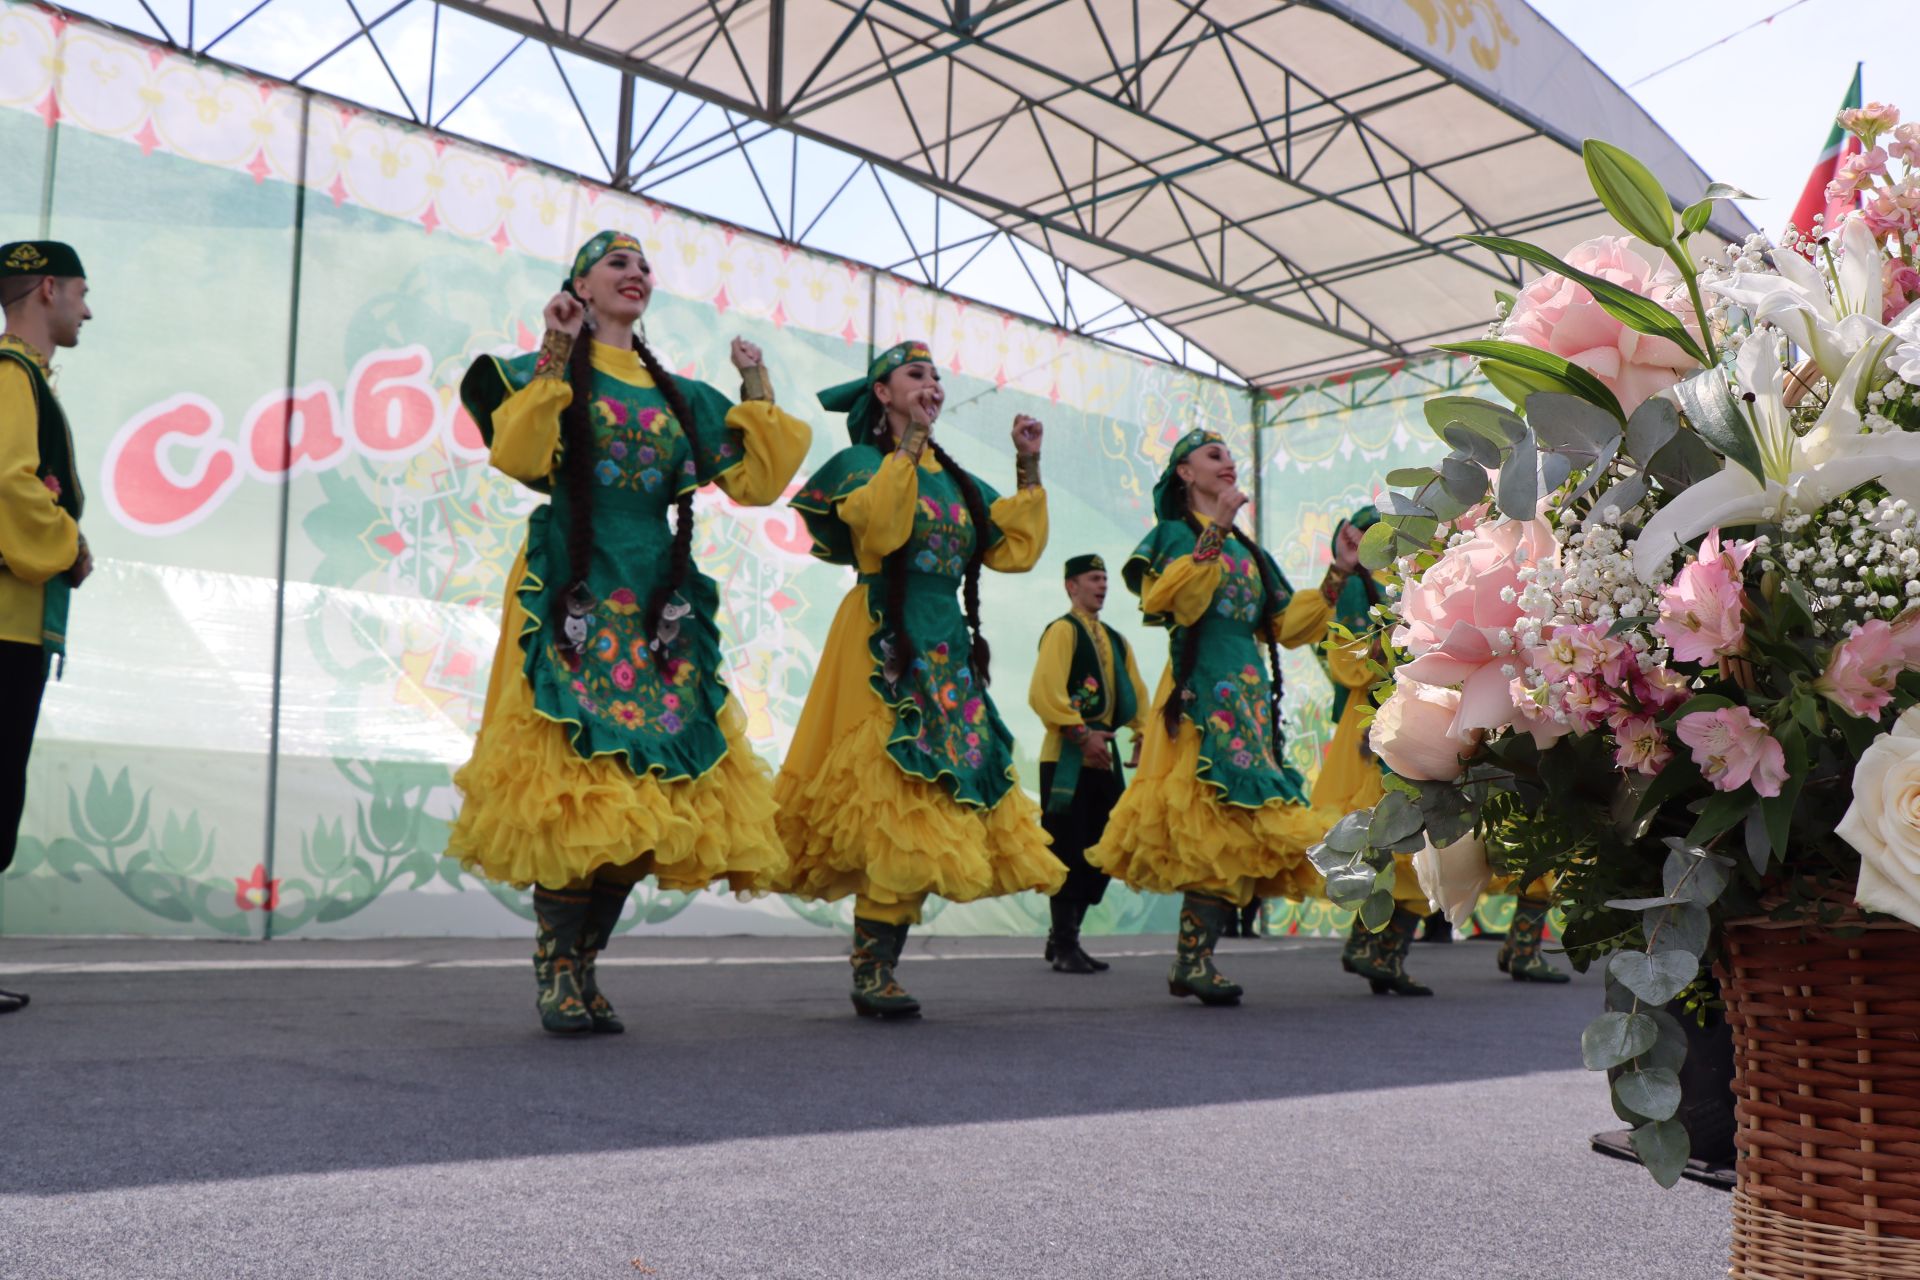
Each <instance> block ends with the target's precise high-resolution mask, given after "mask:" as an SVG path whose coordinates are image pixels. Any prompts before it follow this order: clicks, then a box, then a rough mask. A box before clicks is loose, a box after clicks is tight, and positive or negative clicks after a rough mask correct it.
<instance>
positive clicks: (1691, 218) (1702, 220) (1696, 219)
mask: <svg viewBox="0 0 1920 1280" xmlns="http://www.w3.org/2000/svg"><path fill="white" fill-rule="evenodd" d="M1712 219H1713V201H1711V200H1696V201H1694V202H1693V203H1692V204H1690V205H1688V206H1687V207H1686V208H1684V209H1682V210H1681V211H1680V234H1681V235H1683V236H1697V235H1699V234H1700V233H1701V232H1702V231H1705V230H1706V229H1707V223H1708V222H1710V221H1712Z"/></svg>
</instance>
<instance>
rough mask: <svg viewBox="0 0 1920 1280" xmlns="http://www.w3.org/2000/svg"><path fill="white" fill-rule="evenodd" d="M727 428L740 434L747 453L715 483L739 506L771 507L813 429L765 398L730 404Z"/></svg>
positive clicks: (801, 457) (796, 465) (810, 441)
mask: <svg viewBox="0 0 1920 1280" xmlns="http://www.w3.org/2000/svg"><path fill="white" fill-rule="evenodd" d="M727 427H728V428H729V429H730V430H734V431H738V432H739V433H740V434H741V438H742V442H743V444H744V445H745V447H746V454H747V456H746V458H745V459H744V460H743V461H742V462H741V463H740V465H739V466H737V467H730V468H728V469H727V470H726V471H724V472H722V473H721V474H720V476H719V478H718V479H716V480H715V481H714V483H715V484H717V485H719V486H720V489H721V491H722V492H723V493H725V494H726V495H727V496H728V497H729V498H732V499H733V500H734V501H735V502H737V503H739V504H740V505H741V506H744V507H766V506H772V505H773V504H774V503H775V502H778V501H779V500H780V496H781V495H782V494H784V493H785V492H786V491H787V485H788V484H789V483H791V482H792V480H793V476H794V473H795V472H796V471H798V470H800V464H801V463H802V462H805V461H806V458H807V449H808V448H809V447H810V446H811V445H812V444H813V428H812V427H810V426H808V425H807V424H806V423H805V422H802V421H801V420H800V419H798V418H796V417H794V416H793V415H792V414H790V413H788V412H786V411H785V410H784V409H782V408H780V406H778V405H776V404H773V403H771V402H770V401H766V400H749V401H746V402H745V403H743V404H737V405H735V406H733V408H731V409H729V410H728V411H727Z"/></svg>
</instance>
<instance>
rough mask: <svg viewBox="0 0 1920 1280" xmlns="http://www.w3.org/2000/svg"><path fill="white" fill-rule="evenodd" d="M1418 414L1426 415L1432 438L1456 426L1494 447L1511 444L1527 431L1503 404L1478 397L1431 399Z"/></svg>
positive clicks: (1516, 415)
mask: <svg viewBox="0 0 1920 1280" xmlns="http://www.w3.org/2000/svg"><path fill="white" fill-rule="evenodd" d="M1421 412H1422V413H1424V414H1425V415H1426V419H1427V425H1428V426H1429V427H1432V428H1433V433H1434V434H1435V435H1441V434H1442V433H1443V432H1444V431H1445V429H1446V428H1447V427H1450V426H1452V425H1453V424H1454V423H1459V424H1460V425H1461V426H1463V427H1466V428H1467V429H1468V430H1469V431H1477V432H1479V433H1480V434H1481V435H1483V436H1485V437H1486V438H1487V439H1489V440H1492V441H1494V442H1495V443H1497V444H1512V443H1513V442H1514V441H1515V440H1518V439H1519V438H1520V436H1521V434H1522V433H1524V432H1525V431H1526V429H1527V424H1526V423H1524V422H1522V421H1521V420H1520V415H1519V414H1516V413H1515V412H1514V411H1513V410H1511V409H1509V408H1507V406H1505V405H1503V404H1498V403H1496V402H1495V401H1492V400H1482V399H1480V398H1479V397H1478V396H1435V397H1434V398H1433V399H1431V400H1429V401H1427V402H1426V403H1425V404H1423V405H1422V406H1421ZM1443 438H1444V437H1443Z"/></svg>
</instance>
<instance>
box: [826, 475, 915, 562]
mask: <svg viewBox="0 0 1920 1280" xmlns="http://www.w3.org/2000/svg"><path fill="white" fill-rule="evenodd" d="M919 501H920V469H919V468H918V467H916V466H914V464H913V460H912V459H910V458H909V457H907V455H906V454H904V453H900V452H898V451H896V452H893V453H889V454H888V455H887V456H886V460H885V461H883V462H882V463H881V464H880V466H879V469H878V470H876V471H875V472H874V473H873V479H871V480H869V481H867V482H866V483H865V484H863V485H861V486H860V487H859V488H858V489H855V490H854V491H853V492H851V493H849V494H848V495H847V496H846V497H844V498H842V499H841V500H840V501H839V503H838V504H837V505H836V506H835V507H834V511H835V512H836V513H837V514H838V515H839V517H840V522H841V523H842V524H844V525H846V526H847V531H848V532H849V533H850V534H852V535H853V552H854V555H855V556H856V557H857V558H858V560H859V564H860V572H862V573H878V572H880V562H881V561H882V560H884V559H886V558H887V557H888V556H889V555H891V554H892V553H893V552H895V551H898V550H899V549H900V548H901V547H904V546H905V545H906V544H907V539H908V538H911V537H912V536H913V509H914V504H915V503H917V502H919Z"/></svg>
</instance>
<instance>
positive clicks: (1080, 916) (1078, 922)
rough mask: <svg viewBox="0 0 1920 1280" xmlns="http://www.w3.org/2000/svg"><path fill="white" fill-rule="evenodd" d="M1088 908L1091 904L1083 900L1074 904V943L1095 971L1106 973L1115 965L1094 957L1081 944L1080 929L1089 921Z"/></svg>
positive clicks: (1081, 955) (1081, 956)
mask: <svg viewBox="0 0 1920 1280" xmlns="http://www.w3.org/2000/svg"><path fill="white" fill-rule="evenodd" d="M1088 910H1089V906H1088V904H1087V903H1084V902H1081V903H1076V904H1075V905H1074V908H1073V945H1074V948H1075V949H1076V950H1078V951H1079V952H1080V958H1081V959H1082V960H1085V961H1086V962H1087V964H1088V966H1089V967H1091V968H1092V969H1093V971H1094V972H1095V973H1105V972H1106V971H1107V970H1109V969H1111V968H1113V966H1112V965H1110V964H1108V963H1107V962H1106V961H1105V960H1096V959H1094V958H1093V957H1092V956H1090V955H1088V954H1087V949H1086V948H1085V947H1083V946H1081V945H1080V931H1081V929H1082V928H1083V927H1084V926H1085V924H1086V922H1087V911H1088Z"/></svg>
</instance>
